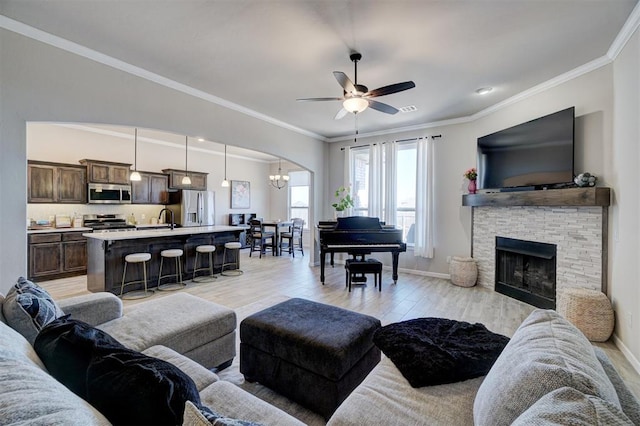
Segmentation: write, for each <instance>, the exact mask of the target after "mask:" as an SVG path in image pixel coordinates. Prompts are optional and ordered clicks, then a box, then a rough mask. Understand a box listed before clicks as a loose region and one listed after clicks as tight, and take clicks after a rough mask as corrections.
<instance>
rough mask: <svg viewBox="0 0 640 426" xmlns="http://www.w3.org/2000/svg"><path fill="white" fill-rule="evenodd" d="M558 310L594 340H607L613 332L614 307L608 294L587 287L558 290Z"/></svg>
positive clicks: (588, 337)
mask: <svg viewBox="0 0 640 426" xmlns="http://www.w3.org/2000/svg"><path fill="white" fill-rule="evenodd" d="M556 306H557V308H556V310H557V311H558V313H559V314H560V315H562V316H563V317H565V318H566V319H567V320H569V322H571V323H572V324H573V325H575V326H576V327H577V328H578V330H580V331H582V333H583V334H584V335H585V336H586V337H587V339H589V340H590V341H592V342H606V341H607V340H609V337H611V333H613V325H614V321H615V320H614V315H613V307H612V306H611V302H610V301H609V298H607V295H606V294H604V293H602V292H601V291H597V290H590V289H586V288H564V289H561V290H558V300H557V303H556Z"/></svg>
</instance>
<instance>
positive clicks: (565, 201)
mask: <svg viewBox="0 0 640 426" xmlns="http://www.w3.org/2000/svg"><path fill="white" fill-rule="evenodd" d="M610 204H611V189H610V188H604V187H587V188H564V189H546V190H544V189H543V190H539V191H516V192H492V193H483V194H465V195H463V196H462V205H463V206H470V207H481V206H493V207H510V206H541V207H543V206H544V207H553V206H578V207H590V206H603V207H607V206H609V205H610Z"/></svg>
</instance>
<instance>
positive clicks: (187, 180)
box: [182, 136, 191, 185]
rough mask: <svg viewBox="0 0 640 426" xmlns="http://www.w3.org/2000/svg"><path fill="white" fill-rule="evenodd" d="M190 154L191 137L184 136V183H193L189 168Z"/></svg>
mask: <svg viewBox="0 0 640 426" xmlns="http://www.w3.org/2000/svg"><path fill="white" fill-rule="evenodd" d="M188 155H189V137H188V136H185V137H184V177H183V178H182V184H183V185H191V178H190V177H189V169H188V168H187V157H188Z"/></svg>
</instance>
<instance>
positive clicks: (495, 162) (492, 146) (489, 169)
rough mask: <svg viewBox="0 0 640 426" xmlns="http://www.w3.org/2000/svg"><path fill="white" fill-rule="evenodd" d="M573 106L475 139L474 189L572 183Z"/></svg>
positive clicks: (535, 186)
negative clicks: (475, 172)
mask: <svg viewBox="0 0 640 426" xmlns="http://www.w3.org/2000/svg"><path fill="white" fill-rule="evenodd" d="M574 121H575V107H571V108H567V109H565V110H562V111H558V112H555V113H553V114H549V115H545V116H544V117H540V118H536V119H535V120H531V121H528V122H526V123H522V124H519V125H517V126H513V127H509V128H508V129H504V130H500V131H499V132H495V133H491V134H490V135H486V136H482V137H480V138H478V185H477V186H478V189H484V190H491V189H496V190H505V189H507V188H524V187H532V188H531V189H541V188H545V187H550V186H554V185H558V184H566V183H570V182H573V146H574V129H575V126H574Z"/></svg>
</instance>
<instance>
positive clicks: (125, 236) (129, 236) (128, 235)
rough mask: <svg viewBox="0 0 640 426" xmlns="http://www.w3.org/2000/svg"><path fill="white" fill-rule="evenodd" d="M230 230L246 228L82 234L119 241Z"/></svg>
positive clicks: (219, 227)
mask: <svg viewBox="0 0 640 426" xmlns="http://www.w3.org/2000/svg"><path fill="white" fill-rule="evenodd" d="M76 229H77V228H76ZM228 231H244V228H240V227H238V226H227V225H215V226H188V227H184V228H174V229H173V230H171V229H164V228H161V229H140V230H131V231H118V232H94V233H90V234H82V235H84V236H85V237H87V238H93V239H95V240H102V241H117V240H135V239H139V238H158V237H170V236H174V235H192V234H210V233H215V232H228Z"/></svg>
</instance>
